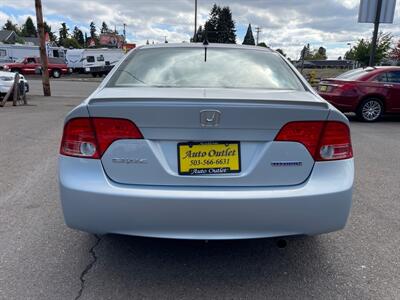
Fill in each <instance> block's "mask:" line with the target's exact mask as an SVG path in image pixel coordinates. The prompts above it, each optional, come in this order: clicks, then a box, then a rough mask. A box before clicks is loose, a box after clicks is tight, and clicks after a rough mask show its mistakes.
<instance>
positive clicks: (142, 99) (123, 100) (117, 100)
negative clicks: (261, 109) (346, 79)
mask: <svg viewBox="0 0 400 300" xmlns="http://www.w3.org/2000/svg"><path fill="white" fill-rule="evenodd" d="M129 102H135V103H143V104H146V103H157V102H170V103H179V102H185V103H204V104H206V103H210V104H215V102H218V103H234V104H237V102H240V104H241V105H244V106H246V105H253V104H256V105H264V104H270V105H290V106H308V107H310V108H311V107H315V108H324V109H329V104H328V103H327V102H325V101H307V100H280V99H279V100H276V99H241V98H215V99H213V98H200V97H199V98H190V99H187V98H169V97H156V98H146V97H140V98H127V97H115V98H92V99H88V102H87V105H96V104H99V105H101V104H106V103H107V104H110V103H113V104H119V103H129Z"/></svg>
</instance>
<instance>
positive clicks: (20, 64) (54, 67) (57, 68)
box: [3, 57, 68, 78]
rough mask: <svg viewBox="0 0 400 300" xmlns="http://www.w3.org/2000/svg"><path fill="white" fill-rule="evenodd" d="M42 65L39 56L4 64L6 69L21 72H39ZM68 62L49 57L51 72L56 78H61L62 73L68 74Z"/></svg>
mask: <svg viewBox="0 0 400 300" xmlns="http://www.w3.org/2000/svg"><path fill="white" fill-rule="evenodd" d="M41 67H42V65H41V63H40V58H39V57H26V58H24V59H21V60H20V61H17V62H15V63H9V64H6V65H4V67H3V69H4V70H5V71H11V72H18V73H21V74H38V72H40V69H41ZM67 73H68V67H67V64H66V63H65V62H64V61H63V60H62V59H59V58H51V57H49V74H50V76H53V77H54V78H59V77H60V76H61V74H67Z"/></svg>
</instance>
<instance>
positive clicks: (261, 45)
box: [257, 42, 269, 48]
mask: <svg viewBox="0 0 400 300" xmlns="http://www.w3.org/2000/svg"><path fill="white" fill-rule="evenodd" d="M257 46H259V47H265V48H269V47H268V45H267V44H266V43H265V42H261V43H258V45H257Z"/></svg>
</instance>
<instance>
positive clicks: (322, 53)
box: [311, 46, 328, 60]
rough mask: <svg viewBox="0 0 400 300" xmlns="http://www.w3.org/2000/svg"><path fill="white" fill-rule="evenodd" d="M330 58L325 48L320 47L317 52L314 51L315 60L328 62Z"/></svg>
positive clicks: (313, 57)
mask: <svg viewBox="0 0 400 300" xmlns="http://www.w3.org/2000/svg"><path fill="white" fill-rule="evenodd" d="M327 58H328V56H327V55H326V49H325V48H324V47H322V46H321V47H319V48H318V50H317V51H313V54H312V58H311V59H315V60H326V59H327Z"/></svg>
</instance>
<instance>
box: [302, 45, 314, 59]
mask: <svg viewBox="0 0 400 300" xmlns="http://www.w3.org/2000/svg"><path fill="white" fill-rule="evenodd" d="M300 57H301V58H303V57H304V60H312V59H313V54H312V52H311V48H310V44H307V45H306V46H304V47H303V49H302V50H301V53H300Z"/></svg>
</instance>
